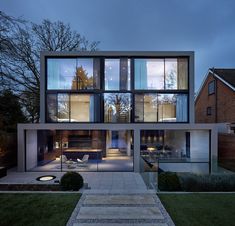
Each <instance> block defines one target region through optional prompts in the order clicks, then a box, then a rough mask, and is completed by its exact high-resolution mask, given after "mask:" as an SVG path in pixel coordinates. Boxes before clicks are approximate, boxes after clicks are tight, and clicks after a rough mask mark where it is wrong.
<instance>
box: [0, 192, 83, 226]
mask: <svg viewBox="0 0 235 226" xmlns="http://www.w3.org/2000/svg"><path fill="white" fill-rule="evenodd" d="M79 198H80V194H0V226H16V225H17V226H29V225H30V226H54V225H56V226H60V225H61V226H62V225H63V226H64V225H66V222H67V221H68V219H69V217H70V216H71V214H72V212H73V209H74V208H75V206H76V204H77V202H78V200H79Z"/></svg>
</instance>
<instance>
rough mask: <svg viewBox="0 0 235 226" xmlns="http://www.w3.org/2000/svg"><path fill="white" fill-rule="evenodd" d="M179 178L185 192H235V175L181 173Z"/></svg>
mask: <svg viewBox="0 0 235 226" xmlns="http://www.w3.org/2000/svg"><path fill="white" fill-rule="evenodd" d="M178 177H179V181H180V184H181V187H182V190H183V191H189V192H200V191H235V175H233V174H228V175H226V174H211V175H197V174H192V173H179V174H178Z"/></svg>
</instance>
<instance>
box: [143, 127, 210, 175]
mask: <svg viewBox="0 0 235 226" xmlns="http://www.w3.org/2000/svg"><path fill="white" fill-rule="evenodd" d="M140 142H141V146H140V149H141V156H148V158H149V160H148V161H150V162H151V161H153V160H154V161H155V162H157V159H158V160H159V166H160V168H161V170H164V171H177V172H184V171H185V172H187V171H194V170H195V171H196V172H208V171H209V162H210V157H209V156H210V131H209V130H142V131H141V141H140Z"/></svg>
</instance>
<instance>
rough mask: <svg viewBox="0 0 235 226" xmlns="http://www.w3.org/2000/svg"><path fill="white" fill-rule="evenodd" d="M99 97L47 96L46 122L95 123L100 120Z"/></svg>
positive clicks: (81, 95) (89, 95)
mask: <svg viewBox="0 0 235 226" xmlns="http://www.w3.org/2000/svg"><path fill="white" fill-rule="evenodd" d="M95 109H100V98H99V95H98V94H97V95H93V94H66V93H59V94H48V95H47V122H97V121H99V120H100V113H99V111H95Z"/></svg>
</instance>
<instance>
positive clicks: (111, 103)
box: [104, 93, 131, 123]
mask: <svg viewBox="0 0 235 226" xmlns="http://www.w3.org/2000/svg"><path fill="white" fill-rule="evenodd" d="M130 116H131V94H130V93H104V122H119V123H125V122H130Z"/></svg>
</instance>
